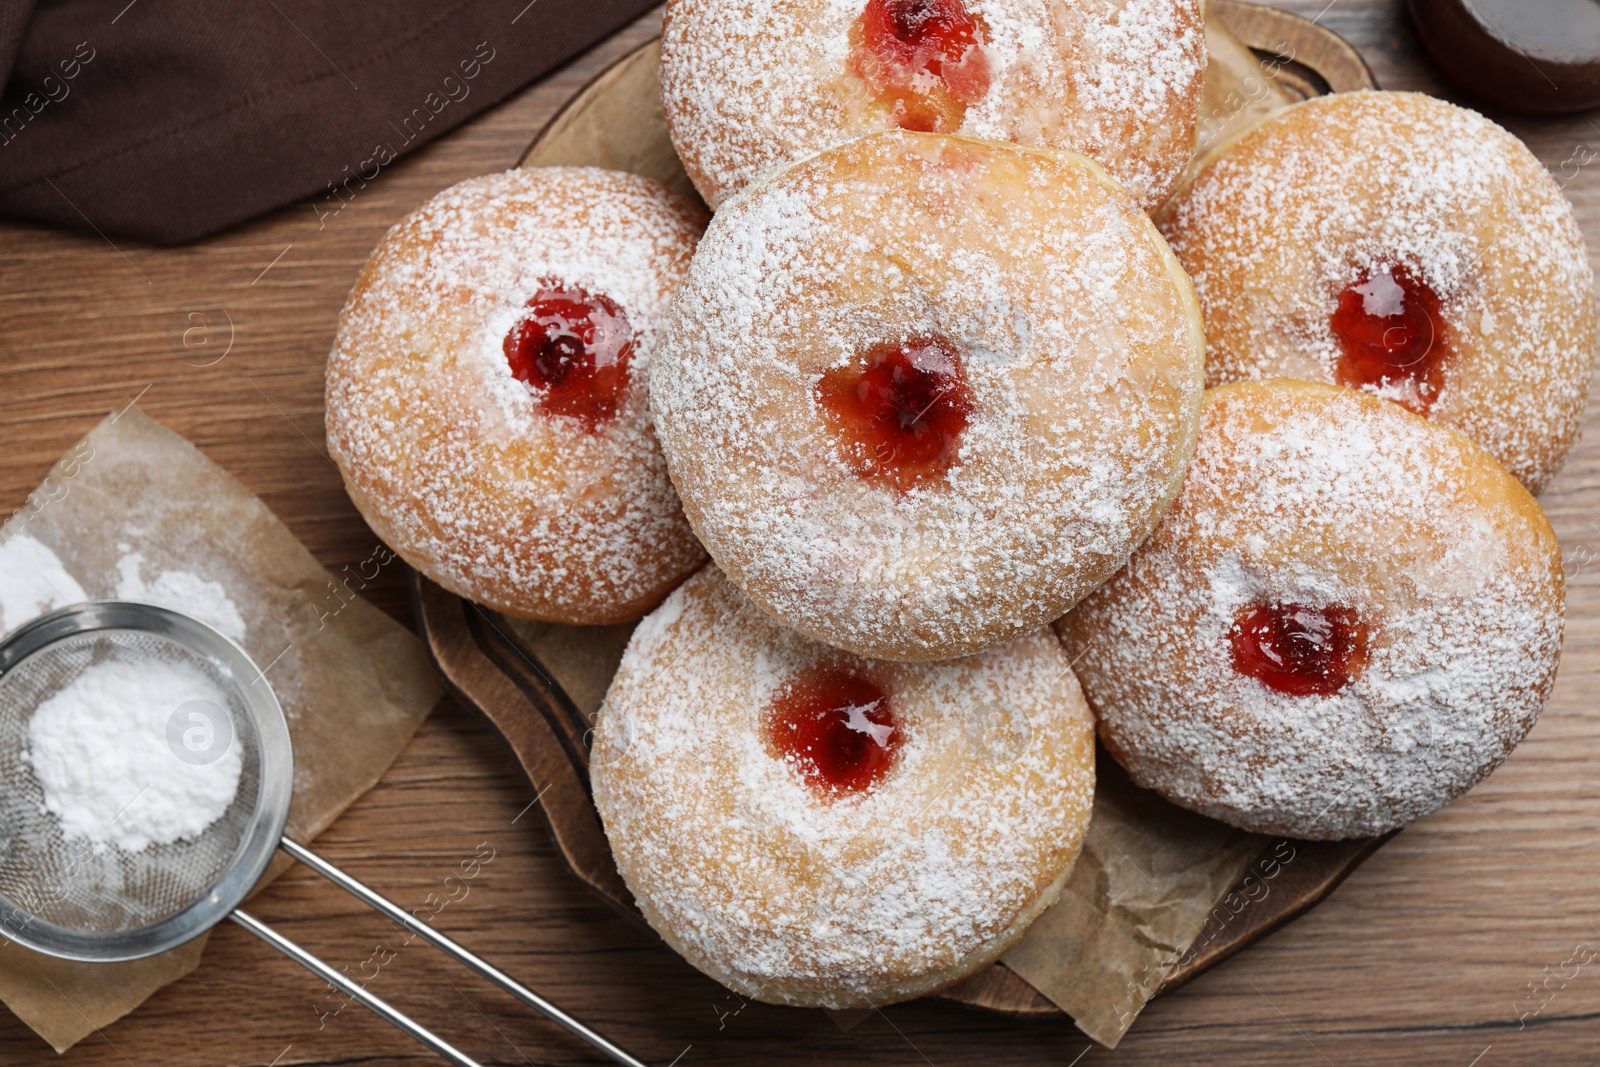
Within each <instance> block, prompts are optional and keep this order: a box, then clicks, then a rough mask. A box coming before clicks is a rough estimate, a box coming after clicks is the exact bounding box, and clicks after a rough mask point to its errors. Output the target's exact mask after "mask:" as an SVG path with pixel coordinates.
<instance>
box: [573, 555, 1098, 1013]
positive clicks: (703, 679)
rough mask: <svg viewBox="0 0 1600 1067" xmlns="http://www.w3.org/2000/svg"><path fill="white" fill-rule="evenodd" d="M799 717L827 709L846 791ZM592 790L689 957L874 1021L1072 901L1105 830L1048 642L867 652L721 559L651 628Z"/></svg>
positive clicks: (718, 971)
mask: <svg viewBox="0 0 1600 1067" xmlns="http://www.w3.org/2000/svg"><path fill="white" fill-rule="evenodd" d="M796 709H800V710H801V711H802V712H803V713H804V714H802V715H800V716H798V717H800V718H805V719H809V718H810V716H811V714H812V712H815V711H818V710H820V711H821V712H822V713H824V717H825V725H824V728H823V729H821V730H820V731H818V736H820V737H822V738H824V739H825V740H824V741H823V742H822V744H823V745H824V746H825V747H826V749H827V753H828V755H826V756H825V759H826V760H828V761H830V762H832V763H834V764H835V765H834V774H833V775H832V776H831V777H830V776H824V775H819V774H817V773H816V769H815V766H814V763H815V761H814V760H811V759H809V758H807V757H805V756H801V755H796V750H795V748H794V746H792V745H791V744H790V743H789V742H787V741H786V740H785V739H784V734H785V732H786V731H787V728H788V724H789V723H791V722H793V721H794V720H795V719H796V717H797V716H796ZM841 713H842V714H841ZM826 724H834V725H826ZM835 727H837V728H835ZM810 751H811V752H812V753H813V754H816V753H817V752H818V751H819V750H818V748H817V747H816V746H815V745H813V746H812V748H811V749H810ZM868 768H870V769H868ZM591 777H592V781H593V785H594V796H595V805H596V807H597V808H598V809H599V811H600V814H601V817H602V819H603V820H604V823H605V830H606V835H607V837H608V838H609V840H610V842H611V847H612V851H613V853H614V855H615V856H616V858H617V866H618V869H619V870H620V871H621V872H622V875H623V878H624V879H625V881H626V882H627V884H628V887H629V889H630V890H632V892H633V894H634V896H635V898H636V899H637V901H638V903H639V907H640V909H641V910H642V911H643V912H644V914H645V917H646V918H647V919H648V920H649V921H650V923H651V925H652V926H653V927H654V928H655V929H656V930H657V931H658V932H659V933H660V934H661V935H662V937H663V938H665V939H666V940H667V942H668V943H669V944H671V945H672V946H673V948H675V949H677V950H678V951H679V952H680V953H682V954H683V956H684V957H685V958H687V959H688V960H689V961H690V962H691V963H693V964H694V965H695V966H696V967H698V968H700V969H701V970H702V971H704V972H705V973H707V974H709V975H711V976H712V977H713V978H715V979H716V980H717V981H719V982H722V983H723V984H725V985H727V986H728V987H729V988H730V989H733V990H735V991H737V992H738V993H740V994H741V995H744V996H748V997H753V998H755V999H758V1000H763V1001H768V1002H771V1003H779V1004H795V1005H808V1006H822V1007H832V1008H849V1007H865V1006H868V1005H879V1004H884V1003H888V1002H891V1001H896V1000H904V999H909V998H911V997H915V996H920V995H923V994H925V993H929V992H933V991H935V990H937V989H940V988H943V987H944V986H947V985H950V984H952V983H954V982H956V981H958V980H960V979H961V978H962V977H965V976H966V975H968V974H970V973H973V972H974V971H976V970H978V969H979V968H981V967H983V966H986V965H987V964H988V963H989V962H991V961H992V960H994V959H995V958H997V957H998V956H999V955H1000V954H1001V953H1002V952H1004V951H1005V949H1006V948H1007V947H1009V946H1010V945H1011V944H1013V943H1014V942H1015V941H1016V940H1017V939H1019V938H1020V937H1021V936H1022V934H1023V933H1024V932H1025V931H1026V929H1027V927H1028V925H1029V924H1030V923H1031V922H1032V921H1033V919H1034V918H1035V917H1037V916H1038V915H1039V914H1040V913H1041V912H1042V911H1043V910H1044V909H1045V908H1047V907H1048V906H1049V905H1050V904H1051V903H1052V902H1053V901H1054V900H1055V899H1056V896H1057V894H1058V893H1059V891H1060V887H1061V885H1062V883H1063V882H1064V881H1065V879H1066V876H1067V874H1068V873H1069V871H1070V869H1071V865H1072V862H1073V860H1074V859H1075V857H1076V856H1077V854H1078V852H1079V850H1080V848H1081V847H1082V842H1083V838H1084V835H1085V833H1086V832H1087V829H1088V822H1089V812H1090V806H1091V803H1092V799H1093V793H1094V724H1093V721H1092V719H1091V718H1090V716H1089V713H1088V709H1087V707H1086V706H1085V704H1084V701H1083V696H1082V692H1081V691H1080V690H1079V688H1078V684H1077V681H1076V679H1075V678H1074V676H1073V673H1072V668H1071V665H1070V664H1069V663H1068V661H1067V657H1066V655H1065V653H1064V652H1063V651H1062V649H1061V647H1060V645H1059V643H1058V642H1057V641H1056V639H1055V637H1054V635H1052V634H1051V633H1050V631H1049V630H1048V629H1042V630H1038V631H1035V632H1034V633H1032V634H1029V635H1027V636H1026V637H1023V638H1022V639H1020V640H1018V641H1016V642H1014V643H1012V644H1010V645H1007V646H1005V647H1004V648H1000V649H996V650H994V651H991V652H986V653H984V654H982V655H979V656H974V657H971V658H968V659H961V660H953V661H946V662H943V663H933V664H899V663H883V662H875V661H871V660H863V659H860V658H858V657H855V656H850V655H847V654H845V653H840V652H838V651H836V650H834V649H832V648H829V647H827V646H825V645H821V644H819V643H817V642H815V641H811V640H809V639H808V638H805V637H803V636H801V635H800V634H797V633H795V632H794V631H792V630H788V629H786V628H784V627H781V626H779V625H777V624H775V623H774V622H772V621H771V620H770V619H768V618H767V617H766V616H765V615H763V614H762V613H761V612H760V611H758V610H757V609H756V608H755V607H754V606H753V605H752V604H751V603H750V602H749V601H748V600H747V599H746V598H745V597H744V596H742V595H741V594H740V593H739V591H738V590H737V589H736V588H735V587H734V586H733V585H732V584H731V583H730V582H728V581H727V579H726V578H724V577H723V576H722V575H721V574H720V572H718V571H717V570H716V568H715V567H714V566H712V567H707V568H706V569H705V570H704V571H702V572H701V573H699V574H697V575H695V576H694V577H692V578H690V579H689V580H688V581H687V582H686V583H684V585H683V586H682V587H681V588H679V589H678V590H677V591H676V592H674V593H673V594H672V595H671V596H670V597H669V598H668V599H667V601H666V602H665V603H664V604H662V606H661V607H660V608H658V609H657V610H656V611H655V612H654V613H652V614H651V615H649V616H648V617H646V618H645V620H644V621H643V622H641V623H640V624H639V627H638V629H637V630H636V631H635V633H634V637H633V640H632V642H631V643H630V644H629V646H628V650H627V653H626V655H625V656H624V657H623V661H622V666H621V668H620V669H619V670H618V672H617V676H616V679H615V680H614V681H613V683H612V685H611V689H610V691H609V692H608V693H607V695H606V701H605V705H604V706H603V707H602V709H601V712H600V718H599V723H598V726H597V728H596V732H595V744H594V750H593V754H592V757H591Z"/></svg>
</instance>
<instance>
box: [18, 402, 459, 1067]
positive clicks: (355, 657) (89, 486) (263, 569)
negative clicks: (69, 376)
mask: <svg viewBox="0 0 1600 1067" xmlns="http://www.w3.org/2000/svg"><path fill="white" fill-rule="evenodd" d="M19 533H26V534H27V535H28V536H30V537H33V538H35V539H37V540H39V541H41V542H43V543H44V544H46V545H48V546H49V547H50V548H51V549H53V550H54V551H55V553H56V554H57V555H58V556H59V557H60V558H61V562H62V563H63V564H64V565H65V566H66V569H67V570H68V571H69V572H71V574H72V575H73V577H75V578H76V579H77V581H78V583H79V584H80V585H82V586H83V589H84V591H85V592H86V593H87V594H88V595H89V596H90V597H93V598H100V597H112V596H115V595H116V593H117V572H116V566H117V562H118V560H119V559H120V558H122V557H124V556H126V555H128V554H129V553H130V552H138V553H139V554H140V555H142V557H143V561H144V562H143V569H144V573H145V576H146V579H147V580H154V577H155V576H156V575H157V574H159V573H160V572H162V571H187V572H189V573H192V574H195V575H197V576H199V577H200V578H204V579H209V580H211V581H215V582H219V583H221V584H222V586H223V587H224V588H225V589H226V591H227V594H228V596H229V598H230V599H232V600H233V602H234V604H235V605H237V607H238V610H239V613H240V615H241V616H242V617H243V618H244V621H245V623H246V626H247V630H246V634H245V638H244V640H243V642H242V644H243V645H244V647H245V649H246V651H248V652H249V653H250V656H251V658H252V659H254V660H255V662H256V663H257V664H258V665H260V666H262V667H263V668H264V669H265V673H266V677H267V680H268V681H269V682H270V683H271V684H272V687H273V690H274V692H276V693H277V696H278V700H279V702H280V703H281V704H282V705H283V709H284V713H285V714H286V715H287V717H288V719H289V732H290V735H291V737H292V739H293V742H294V757H295V788H294V801H293V804H292V805H291V807H290V813H289V820H290V830H289V832H290V835H291V836H292V837H295V838H296V839H298V840H301V841H306V840H309V839H311V838H313V837H315V836H316V835H317V834H318V833H320V832H321V831H322V830H323V829H324V828H326V827H327V826H328V824H330V823H331V822H333V820H334V819H335V818H337V817H338V815H339V813H340V812H342V811H344V809H345V808H347V807H348V806H349V805H350V804H351V803H352V802H354V801H355V800H356V799H357V798H358V797H360V796H361V795H362V794H363V793H365V792H366V791H367V790H368V789H370V788H371V787H372V786H373V785H374V784H376V782H377V781H378V779H379V777H381V776H382V774H383V772H384V771H385V770H386V769H388V767H389V765H390V764H391V763H392V762H393V761H394V758H395V757H396V756H397V755H399V753H400V750H401V749H402V748H403V747H404V746H405V744H406V742H407V741H409V740H410V738H411V736H412V734H414V733H415V732H416V730H417V727H418V726H420V725H421V724H422V720H423V719H425V718H426V717H427V715H428V712H429V711H430V710H431V709H432V708H433V705H434V704H435V703H436V702H437V701H438V699H439V695H440V687H439V683H438V681H437V680H436V679H435V677H434V675H433V671H432V669H431V667H430V665H429V663H428V660H427V655H426V653H425V651H424V650H423V647H422V644H421V642H420V641H419V640H418V639H417V637H416V635H414V634H412V633H411V632H410V631H408V630H406V629H405V628H404V627H402V626H400V625H399V624H398V623H396V622H395V621H394V620H392V619H390V618H389V617H388V616H387V615H385V614H384V613H383V612H381V611H379V610H378V609H377V608H374V607H373V606H372V605H370V604H368V603H367V602H366V601H364V600H362V599H361V598H360V597H359V596H358V595H357V593H356V592H355V589H357V588H359V586H360V584H361V582H362V580H363V579H370V578H371V577H373V576H375V574H376V570H375V568H377V567H381V566H399V565H400V564H399V563H398V561H392V557H390V555H389V553H388V551H387V550H386V549H383V548H382V546H381V545H378V544H377V542H376V539H374V552H373V554H372V555H371V556H370V557H369V559H368V560H367V561H366V562H365V563H364V564H362V565H358V567H357V568H356V570H357V571H358V572H360V574H359V576H352V575H348V574H347V575H344V576H343V577H342V579H341V580H340V581H339V582H338V583H336V582H335V581H334V578H333V576H332V575H330V574H329V572H328V571H327V570H325V569H324V568H323V567H322V566H321V565H320V564H319V563H317V561H316V560H315V559H313V558H312V556H311V553H310V552H308V551H306V549H305V547H304V546H303V545H301V544H300V542H299V541H297V540H295V538H294V536H293V535H292V534H290V533H289V531H288V529H287V528H285V527H284V525H283V524H282V523H281V522H279V521H278V519H277V518H276V517H275V516H274V515H273V514H272V513H271V512H270V511H268V510H267V507H266V505H264V504H263V503H262V502H261V501H260V500H259V499H257V498H256V497H255V495H254V494H252V493H251V492H250V491H249V490H248V489H246V488H245V487H244V486H243V485H241V484H240V483H239V482H238V481H237V480H236V479H234V478H233V476H232V475H230V474H228V473H227V472H226V471H224V470H223V469H222V468H221V467H218V466H217V465H216V464H215V463H212V462H211V461H210V460H209V459H207V458H206V457H205V456H204V455H202V454H201V453H200V451H199V450H198V449H196V448H195V447H194V446H193V445H191V444H190V443H189V442H187V441H185V440H184V439H183V438H182V437H179V436H178V435H177V434H175V433H173V432H172V431H170V430H168V429H166V428H165V427H163V426H161V425H160V424H159V423H157V422H155V421H153V420H152V419H150V418H148V417H147V416H146V415H144V414H143V413H142V412H141V411H140V410H139V409H138V408H137V407H134V406H132V405H129V406H128V407H126V408H124V409H123V410H121V411H120V412H118V413H117V414H115V415H112V416H110V417H108V418H107V419H105V420H104V421H103V422H101V423H100V425H99V426H97V427H96V428H95V429H94V430H93V431H92V432H90V434H89V435H88V436H87V437H86V438H84V439H83V440H82V441H81V442H79V443H78V444H77V445H76V446H75V447H74V448H73V449H71V450H70V451H69V452H68V453H67V454H66V456H65V457H63V459H62V460H61V462H59V463H57V464H56V466H55V468H54V469H53V470H52V471H51V473H50V475H49V476H48V477H47V478H46V479H45V481H44V483H43V484H42V485H41V486H40V487H39V489H38V490H36V491H35V492H34V494H33V495H32V496H30V497H29V499H28V503H27V504H26V505H25V506H24V507H23V508H22V509H20V510H19V511H18V512H17V513H16V515H14V516H13V517H12V519H11V520H10V521H9V522H8V523H7V524H6V525H5V527H4V528H3V529H0V543H3V542H4V541H5V540H7V539H9V538H10V537H12V536H14V535H16V534H19ZM285 865H286V863H283V864H280V865H278V866H275V867H274V868H273V872H272V873H274V874H275V873H276V872H277V871H279V870H281V869H282V867H283V866H285ZM204 942H205V939H203V938H202V939H200V940H198V941H195V942H191V943H190V944H188V945H186V946H184V947H183V948H181V949H178V950H175V951H173V952H169V953H166V954H164V955H162V956H157V957H154V958H152V959H148V960H141V961H139V962H135V963H128V964H115V965H109V966H108V965H87V964H72V963H64V962H62V961H59V960H52V959H47V958H45V957H42V956H39V955H36V954H34V953H32V952H29V951H28V950H26V949H23V948H21V947H20V946H18V945H16V944H14V943H5V944H4V945H0V1001H4V1003H5V1004H6V1006H7V1007H9V1008H10V1009H11V1010H12V1011H13V1012H15V1013H16V1015H17V1017H18V1018H20V1019H22V1021H23V1022H25V1023H27V1024H28V1025H29V1026H30V1027H32V1028H33V1030H34V1031H35V1032H36V1033H38V1034H39V1036H41V1037H43V1038H44V1039H45V1040H46V1041H48V1042H50V1044H51V1045H52V1046H53V1047H54V1048H55V1049H56V1051H57V1052H64V1051H66V1050H67V1049H68V1048H70V1047H71V1046H72V1045H74V1044H75V1043H77V1042H78V1041H80V1040H81V1039H82V1038H84V1037H85V1036H87V1035H88V1034H90V1033H92V1032H94V1031H95V1030H97V1029H99V1028H101V1027H104V1026H106V1025H108V1024H109V1023H111V1022H113V1021H114V1020H116V1019H118V1018H121V1017H122V1016H123V1015H125V1014H127V1013H128V1012H130V1011H132V1010H133V1009H134V1008H136V1007H138V1006H139V1005H140V1004H142V1003H143V1002H144V1001H145V1000H146V999H147V998H148V997H149V996H150V995H151V994H152V993H154V992H155V991H156V990H158V989H160V988H161V987H162V986H164V985H166V984H168V983H169V982H173V981H176V980H177V979H179V978H181V977H183V976H184V975H186V974H188V973H189V972H191V971H193V970H194V969H195V967H197V966H198V965H199V962H200V955H201V952H202V951H203V949H204Z"/></svg>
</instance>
